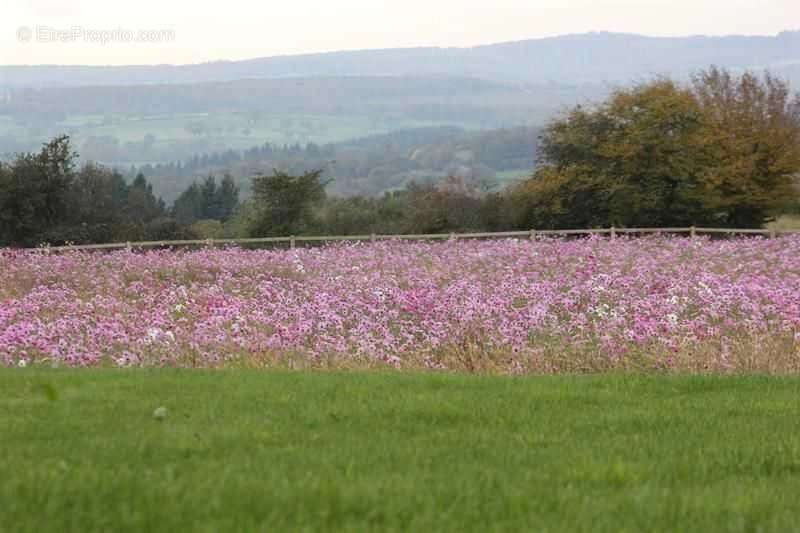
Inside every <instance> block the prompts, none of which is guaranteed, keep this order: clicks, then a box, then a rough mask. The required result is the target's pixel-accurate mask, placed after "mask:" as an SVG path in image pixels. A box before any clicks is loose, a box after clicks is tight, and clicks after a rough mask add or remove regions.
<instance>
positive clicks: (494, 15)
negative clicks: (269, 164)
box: [0, 0, 800, 65]
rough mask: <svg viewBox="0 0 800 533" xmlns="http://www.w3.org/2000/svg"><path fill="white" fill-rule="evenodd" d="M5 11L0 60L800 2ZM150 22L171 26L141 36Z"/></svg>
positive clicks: (265, 44)
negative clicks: (162, 32)
mask: <svg viewBox="0 0 800 533" xmlns="http://www.w3.org/2000/svg"><path fill="white" fill-rule="evenodd" d="M0 13H2V16H1V17H0V64H40V63H61V64H95V65H97V64H131V63H136V64H141V63H195V62H201V61H209V60H215V59H244V58H251V57H261V56H268V55H278V54H289V53H303V52H323V51H332V50H348V49H349V50H352V49H363V48H389V47H406V46H471V45H476V44H485V43H492V42H499V41H510V40H519V39H528V38H535V37H547V36H553V35H560V34H565V33H579V32H586V31H618V32H630V33H641V34H647V35H694V34H707V35H724V34H746V35H773V34H775V33H778V32H780V31H782V30H786V29H798V28H800V0H480V1H478V0H402V1H401V0H383V1H381V0H281V1H274V0H261V1H259V0H226V1H224V2H218V1H214V2H212V1H202V0H192V1H189V0H128V1H120V0H72V1H64V0H0ZM115 30H124V32H119V31H117V32H116V34H114V33H113V32H114V31H115ZM150 30H169V31H170V32H172V33H171V34H170V33H167V34H163V35H162V34H156V35H155V36H152V35H150V34H142V35H139V32H141V31H145V32H147V31H150ZM125 39H142V40H144V41H152V40H154V39H155V40H161V41H162V42H121V41H124V40H125ZM103 40H106V41H110V42H106V43H105V44H103V43H102V41H103Z"/></svg>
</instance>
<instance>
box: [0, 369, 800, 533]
mask: <svg viewBox="0 0 800 533" xmlns="http://www.w3.org/2000/svg"><path fill="white" fill-rule="evenodd" d="M799 386H800V382H798V380H797V378H796V377H771V378H770V377H763V376H761V377H759V376H736V377H721V376H643V375H636V376H632V375H628V376H625V375H611V376H571V377H570V376H552V377H536V378H514V377H490V376H465V375H452V374H434V373H411V374H409V373H405V372H396V371H392V372H390V373H387V372H381V373H372V372H356V373H340V372H278V371H273V372H253V371H242V370H221V371H203V370H182V369H177V370H171V369H159V370H154V369H139V370H116V369H115V370H111V369H84V370H70V369H62V370H52V369H47V370H43V369H34V368H26V369H0V390H2V391H3V394H2V396H0V425H1V426H2V428H3V431H2V442H3V453H2V454H0V531H3V532H6V531H7V532H9V533H10V532H14V533H25V532H42V531H60V532H70V531H74V532H90V531H112V530H113V531H152V532H161V531H163V532H171V531H209V532H211V531H241V532H245V531H459V532H462V531H480V532H485V531H572V532H578V531H587V532H588V531H601V532H602V531H609V532H611V531H615V532H616V531H665V532H666V531H681V532H694V531H697V532H703V533H710V532H717V531H720V532H722V531H734V532H735V531H741V532H747V531H764V532H771V531H775V532H778V531H781V532H788V531H800V526H798V524H800V507H798V506H797V501H796V496H797V493H798V490H800V417H798V416H797V413H798V407H800V405H799V404H798V394H797V393H798V390H799V389H798V387H799ZM159 408H163V409H160V410H159ZM154 414H159V416H154Z"/></svg>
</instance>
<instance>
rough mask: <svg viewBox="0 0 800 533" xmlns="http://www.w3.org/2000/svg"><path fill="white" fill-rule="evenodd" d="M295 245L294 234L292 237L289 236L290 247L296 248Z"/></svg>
mask: <svg viewBox="0 0 800 533" xmlns="http://www.w3.org/2000/svg"><path fill="white" fill-rule="evenodd" d="M294 245H295V241H294V235H292V236H291V237H289V248H290V249H292V250H294Z"/></svg>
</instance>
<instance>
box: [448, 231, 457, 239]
mask: <svg viewBox="0 0 800 533" xmlns="http://www.w3.org/2000/svg"><path fill="white" fill-rule="evenodd" d="M447 240H449V241H454V240H456V234H455V233H454V232H452V231H451V232H450V237H449V238H448V239H447Z"/></svg>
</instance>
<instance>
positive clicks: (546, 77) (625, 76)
mask: <svg viewBox="0 0 800 533" xmlns="http://www.w3.org/2000/svg"><path fill="white" fill-rule="evenodd" d="M710 64H716V65H719V66H723V67H728V68H734V69H755V70H763V69H765V68H770V69H771V70H773V71H774V72H776V73H777V74H778V75H784V76H785V77H788V78H790V79H792V80H793V81H795V82H800V31H785V32H782V33H780V34H778V35H775V36H736V35H732V36H724V37H705V36H690V37H647V36H642V35H635V34H622V33H608V32H594V33H584V34H573V35H564V36H560V37H548V38H540V39H530V40H525V41H514V42H504V43H498V44H490V45H481V46H474V47H469V48H432V47H425V48H397V49H383V50H357V51H345V52H328V53H321V54H305V55H292V56H276V57H264V58H257V59H249V60H242V61H216V62H210V63H199V64H191V65H138V66H96V67H93V66H58V65H35V66H0V87H5V88H26V87H28V88H40V87H78V86H95V85H97V86H104V85H150V84H190V83H200V82H225V81H234V80H241V79H251V78H255V79H276V78H303V77H326V76H331V77H343V76H357V77H371V76H417V77H419V76H445V77H461V78H464V77H469V78H478V79H485V80H493V81H500V82H506V83H516V84H547V83H558V84H584V83H602V82H610V83H618V82H623V83H624V82H628V81H630V80H631V79H636V78H641V77H645V76H652V75H656V74H669V75H677V76H684V75H686V74H688V73H690V72H691V71H693V70H697V69H699V68H704V67H707V66H708V65H710Z"/></svg>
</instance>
